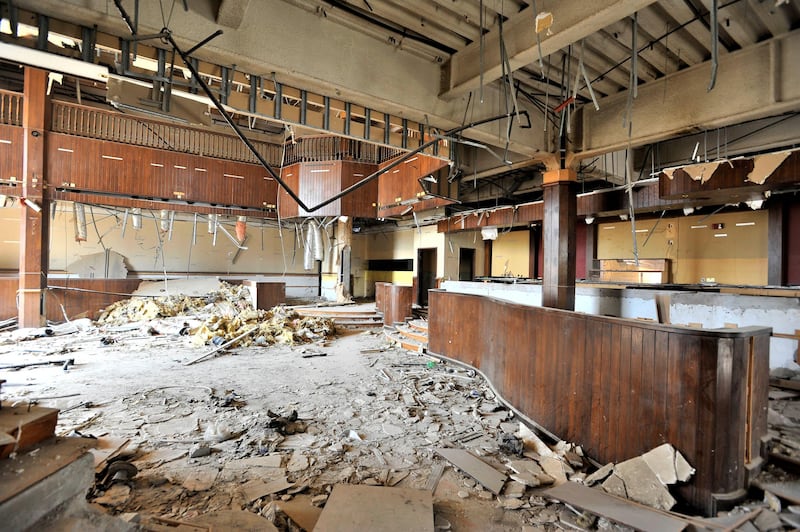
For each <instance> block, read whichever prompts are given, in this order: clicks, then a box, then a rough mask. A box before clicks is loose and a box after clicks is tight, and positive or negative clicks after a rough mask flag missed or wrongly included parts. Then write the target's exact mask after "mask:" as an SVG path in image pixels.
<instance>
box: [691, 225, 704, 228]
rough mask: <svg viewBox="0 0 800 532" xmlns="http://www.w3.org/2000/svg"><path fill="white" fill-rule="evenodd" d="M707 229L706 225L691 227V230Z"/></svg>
mask: <svg viewBox="0 0 800 532" xmlns="http://www.w3.org/2000/svg"><path fill="white" fill-rule="evenodd" d="M706 227H708V226H707V225H693V226H691V228H692V229H705V228H706Z"/></svg>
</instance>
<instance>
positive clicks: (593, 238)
mask: <svg viewBox="0 0 800 532" xmlns="http://www.w3.org/2000/svg"><path fill="white" fill-rule="evenodd" d="M596 258H597V224H595V223H591V224H588V225H587V226H586V280H587V281H588V280H590V279H592V271H593V270H594V261H595V259H596Z"/></svg>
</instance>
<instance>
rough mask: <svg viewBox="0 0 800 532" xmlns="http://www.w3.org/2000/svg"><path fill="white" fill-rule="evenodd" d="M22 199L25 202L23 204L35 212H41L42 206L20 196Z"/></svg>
mask: <svg viewBox="0 0 800 532" xmlns="http://www.w3.org/2000/svg"><path fill="white" fill-rule="evenodd" d="M22 201H23V202H25V205H27V206H28V207H30V208H31V209H32V210H34V211H36V212H42V208H41V207H40V206H39V205H37V204H36V202H35V201H32V200H29V199H28V198H22Z"/></svg>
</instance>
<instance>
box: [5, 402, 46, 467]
mask: <svg viewBox="0 0 800 532" xmlns="http://www.w3.org/2000/svg"><path fill="white" fill-rule="evenodd" d="M57 422H58V409H57V408H45V407H43V406H35V405H34V406H29V405H28V404H23V405H19V406H14V407H12V406H11V404H10V403H5V404H3V408H2V409H0V433H5V434H9V435H10V436H11V437H12V438H14V439H15V442H14V443H9V444H6V445H3V446H2V447H0V458H5V457H6V456H8V455H9V454H11V453H12V452H13V451H14V450H15V449H16V450H17V451H24V450H25V449H29V448H31V447H33V446H34V445H36V444H37V443H39V442H41V441H43V440H46V439H48V438H51V437H53V436H54V435H55V431H56V423H57ZM17 439H18V440H19V441H16V440H17Z"/></svg>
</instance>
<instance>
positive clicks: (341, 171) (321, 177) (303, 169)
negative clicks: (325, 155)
mask: <svg viewBox="0 0 800 532" xmlns="http://www.w3.org/2000/svg"><path fill="white" fill-rule="evenodd" d="M377 169H378V166H377V165H375V164H368V163H358V162H353V161H335V160H334V161H316V162H300V163H295V164H291V165H289V166H287V167H285V168H284V169H283V173H282V174H281V178H282V179H283V180H284V182H286V184H287V186H288V187H289V188H291V189H292V190H293V191H294V192H295V193H296V194H297V195H298V196H299V197H300V199H301V200H303V202H304V203H305V204H306V205H307V206H308V207H313V206H316V205H317V204H319V203H321V202H323V201H325V200H327V199H328V198H331V197H333V196H334V195H336V194H338V193H339V192H341V191H342V190H344V189H346V188H347V187H349V186H351V185H353V184H355V183H357V182H358V181H360V180H361V179H363V178H364V177H367V176H369V175H370V174H372V173H374V172H375V171H377ZM279 194H280V205H279V211H280V215H281V217H282V218H294V217H296V216H340V215H344V216H358V217H364V218H374V217H375V213H376V208H375V202H376V201H377V197H378V182H377V180H373V181H371V182H369V183H367V184H366V185H364V186H362V187H361V188H359V189H357V190H355V191H354V192H352V193H350V194H348V195H346V196H344V197H343V198H339V199H337V200H336V201H333V202H331V203H330V204H328V205H326V206H324V207H322V208H320V209H318V210H316V211H314V212H312V213H308V212H306V211H305V210H303V209H301V208H300V207H299V205H297V202H295V201H294V200H293V199H292V198H291V197H290V196H289V194H288V193H287V192H286V191H285V190H280V192H279Z"/></svg>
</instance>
